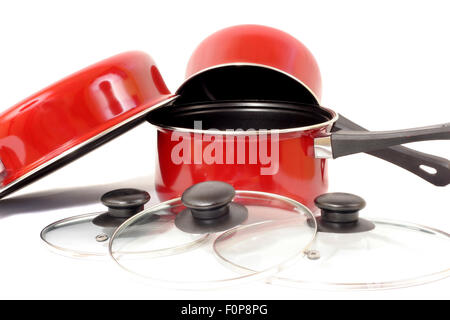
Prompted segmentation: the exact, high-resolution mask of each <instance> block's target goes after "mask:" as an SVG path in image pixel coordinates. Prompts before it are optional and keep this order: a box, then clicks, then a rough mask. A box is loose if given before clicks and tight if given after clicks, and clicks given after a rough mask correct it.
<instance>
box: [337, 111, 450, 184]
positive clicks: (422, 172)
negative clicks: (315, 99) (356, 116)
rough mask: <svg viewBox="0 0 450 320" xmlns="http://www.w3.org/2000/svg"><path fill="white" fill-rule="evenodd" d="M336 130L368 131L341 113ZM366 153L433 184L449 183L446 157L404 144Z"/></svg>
mask: <svg viewBox="0 0 450 320" xmlns="http://www.w3.org/2000/svg"><path fill="white" fill-rule="evenodd" d="M338 130H353V131H368V130H367V129H365V128H363V127H361V126H360V125H358V124H356V123H354V122H353V121H351V120H349V119H347V118H346V117H344V116H343V115H341V114H340V115H339V119H338V121H337V122H336V123H335V124H334V126H333V129H332V131H333V132H335V131H338ZM367 153H368V154H370V155H371V156H374V157H377V158H379V159H383V160H385V161H388V162H390V163H392V164H394V165H396V166H399V167H401V168H403V169H405V170H408V171H409V172H411V173H414V174H415V175H417V176H419V177H421V178H422V179H424V180H426V181H428V182H430V183H431V184H433V185H435V186H438V187H443V186H447V185H448V184H449V183H450V161H449V160H448V159H445V158H442V157H438V156H434V155H431V154H427V153H423V152H419V151H416V150H413V149H410V148H407V147H404V146H393V147H389V148H386V149H381V150H375V151H369V152H367ZM426 169H428V171H427V170H426Z"/></svg>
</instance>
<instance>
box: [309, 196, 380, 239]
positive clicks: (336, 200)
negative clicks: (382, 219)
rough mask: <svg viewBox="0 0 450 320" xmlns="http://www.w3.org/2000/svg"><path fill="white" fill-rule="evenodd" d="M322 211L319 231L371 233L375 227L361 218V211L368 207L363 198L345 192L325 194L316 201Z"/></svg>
mask: <svg viewBox="0 0 450 320" xmlns="http://www.w3.org/2000/svg"><path fill="white" fill-rule="evenodd" d="M314 202H315V204H316V206H317V207H318V208H319V209H321V216H320V218H319V219H317V220H318V228H319V231H322V232H335V233H354V232H363V231H370V230H372V229H373V228H375V225H374V224H373V223H372V222H370V221H367V220H364V219H360V218H359V210H361V209H363V208H364V207H365V206H366V202H365V201H364V199H363V198H361V197H359V196H357V195H354V194H351V193H343V192H334V193H325V194H322V195H320V196H318V197H317V198H316V199H315V200H314Z"/></svg>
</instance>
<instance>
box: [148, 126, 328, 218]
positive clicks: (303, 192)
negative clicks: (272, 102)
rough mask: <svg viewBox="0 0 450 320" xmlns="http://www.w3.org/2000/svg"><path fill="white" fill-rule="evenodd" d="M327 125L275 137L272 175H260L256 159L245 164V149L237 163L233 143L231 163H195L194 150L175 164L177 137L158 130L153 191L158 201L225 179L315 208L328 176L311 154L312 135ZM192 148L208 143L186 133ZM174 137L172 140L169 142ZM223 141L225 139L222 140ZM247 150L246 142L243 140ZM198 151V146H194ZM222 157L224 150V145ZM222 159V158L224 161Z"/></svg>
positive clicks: (323, 163)
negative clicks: (276, 147) (276, 157)
mask: <svg viewBox="0 0 450 320" xmlns="http://www.w3.org/2000/svg"><path fill="white" fill-rule="evenodd" d="M328 130H330V127H328V128H326V127H322V128H320V129H316V130H310V131H304V132H301V131H300V132H296V133H286V134H281V135H280V136H279V162H278V165H279V170H278V172H277V173H276V174H274V175H261V174H260V172H261V171H260V169H261V167H267V165H261V164H260V161H258V163H256V164H248V163H249V161H248V160H249V159H248V152H247V153H246V161H245V164H237V154H238V153H237V150H236V148H237V144H236V145H235V147H234V148H235V149H234V161H233V162H234V164H226V163H224V164H217V163H212V164H207V163H205V162H204V161H203V163H201V164H195V163H194V160H195V158H194V157H195V155H194V152H192V153H191V157H190V162H191V163H190V164H188V163H181V164H175V163H174V161H173V159H172V155H171V154H172V150H173V149H174V147H175V146H176V145H177V144H178V143H179V140H177V139H173V138H172V133H173V132H172V131H171V130H165V129H160V130H158V156H157V166H156V176H155V178H156V191H157V193H158V196H159V198H160V200H168V199H172V198H174V197H178V196H180V195H181V194H182V192H183V191H184V190H185V189H186V188H188V187H190V186H191V185H193V184H195V183H198V182H202V181H207V180H219V181H225V182H228V183H230V184H232V185H233V186H234V188H235V189H237V190H252V191H264V192H271V193H276V194H280V195H284V196H287V197H290V198H293V199H295V200H297V201H299V202H301V203H303V204H305V205H307V206H308V207H309V208H311V209H312V210H315V206H314V199H315V198H316V197H317V196H318V195H320V194H323V193H325V192H326V191H327V187H328V182H327V181H328V177H327V166H326V160H324V159H315V158H314V157H313V143H314V137H317V136H320V135H324V134H326V132H327V131H328ZM184 137H186V138H187V139H189V143H190V144H191V148H192V150H194V144H195V143H196V141H197V142H200V145H201V152H202V153H203V152H204V151H205V148H207V147H208V145H210V144H211V141H210V140H208V139H205V137H206V136H205V135H204V136H198V135H194V134H192V133H188V134H186V135H184ZM268 139H269V141H270V137H268ZM172 140H174V141H172ZM224 141H225V140H224ZM245 148H246V150H249V141H248V140H246V141H245ZM197 150H199V149H197ZM224 156H226V149H225V147H224ZM224 159H225V158H224ZM224 162H225V161H224Z"/></svg>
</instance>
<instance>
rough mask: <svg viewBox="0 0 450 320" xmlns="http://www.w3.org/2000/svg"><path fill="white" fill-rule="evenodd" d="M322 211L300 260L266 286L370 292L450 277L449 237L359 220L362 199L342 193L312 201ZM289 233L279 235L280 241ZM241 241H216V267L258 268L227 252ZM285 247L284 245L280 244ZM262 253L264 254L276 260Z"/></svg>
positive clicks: (224, 236)
mask: <svg viewBox="0 0 450 320" xmlns="http://www.w3.org/2000/svg"><path fill="white" fill-rule="evenodd" d="M316 205H317V206H318V207H319V208H320V209H321V210H322V214H321V217H319V218H318V219H317V224H318V225H317V228H318V233H317V236H316V238H315V240H314V243H313V244H312V246H311V247H310V248H309V250H307V251H306V252H305V255H304V256H303V257H302V258H301V259H298V260H297V261H296V262H295V263H294V264H292V265H291V266H290V267H289V268H285V269H284V270H282V271H281V272H280V273H278V274H277V275H275V276H273V277H271V278H270V279H269V280H268V282H270V283H273V284H282V285H288V286H297V287H301V288H314V289H358V290H375V289H387V288H398V287H406V286H412V285H418V284H424V283H427V282H431V281H435V280H438V279H442V278H445V277H448V276H449V274H450V238H449V234H447V233H445V232H442V231H438V230H435V229H431V228H428V227H424V226H420V225H415V224H410V223H404V222H395V221H385V220H373V221H368V220H364V219H361V218H359V215H358V211H359V210H360V209H362V208H363V207H364V206H365V202H364V200H363V199H361V198H359V197H357V196H354V195H351V194H345V193H330V194H325V195H322V196H320V197H318V198H317V199H316ZM291 235H292V233H286V232H285V233H284V236H285V237H286V238H289V237H291ZM242 238H243V236H240V235H239V234H232V233H231V232H230V231H228V232H226V233H224V234H222V235H221V236H220V237H218V238H217V239H216V242H215V248H216V250H217V251H218V256H219V257H220V258H221V259H222V261H223V262H224V263H225V264H227V265H228V266H229V267H231V268H233V269H237V268H238V269H241V270H243V271H245V272H250V271H254V272H258V271H260V270H262V268H261V267H260V266H259V265H258V264H255V263H254V262H253V261H252V260H251V259H246V257H245V256H244V255H242V254H241V253H239V252H238V253H237V251H236V250H233V244H239V243H240V242H241V240H242ZM286 238H285V240H286V241H288V239H286ZM273 251H274V252H269V251H266V253H268V254H274V255H277V254H278V252H277V251H276V248H274V250H273Z"/></svg>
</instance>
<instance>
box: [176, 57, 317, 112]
mask: <svg viewBox="0 0 450 320" xmlns="http://www.w3.org/2000/svg"><path fill="white" fill-rule="evenodd" d="M233 66H249V67H258V68H265V69H269V70H272V71H276V72H279V73H281V74H283V75H285V76H287V77H289V78H291V79H292V80H294V81H296V82H298V83H299V84H300V85H302V86H303V87H304V88H305V89H306V90H308V92H309V93H310V94H311V95H312V96H313V98H314V99H315V100H316V102H317V104H318V105H320V99H319V98H318V97H317V95H316V94H315V93H314V92H313V91H312V90H311V88H310V87H308V86H307V85H306V84H305V83H304V82H303V81H301V80H300V79H298V78H296V77H294V76H293V75H292V74H290V73H287V72H286V71H283V70H281V69H278V68H275V67H271V66H268V65H264V64H259V63H251V62H230V63H222V64H217V65H214V66H211V67H208V68H205V69H202V70H200V71H198V72H196V73H194V74H192V75H190V76H189V77H187V78H186V79H185V80H184V81H183V83H182V84H181V85H180V86H179V87H178V89H177V91H176V94H178V93H179V92H180V90H181V89H182V88H183V87H184V86H185V85H186V84H187V83H188V82H189V81H191V80H192V79H193V78H196V77H197V76H199V75H201V74H203V73H206V72H208V71H211V70H214V69H220V68H226V67H233Z"/></svg>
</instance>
